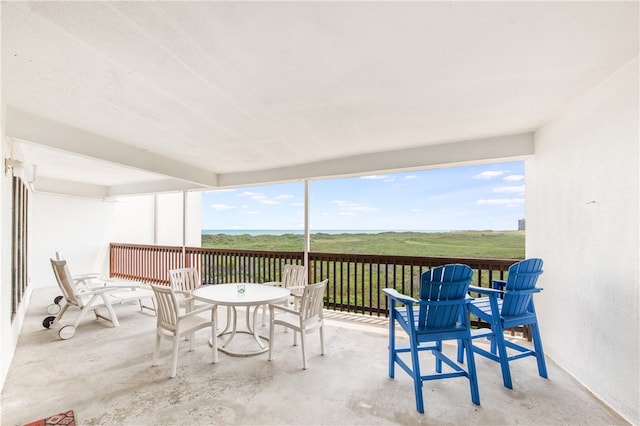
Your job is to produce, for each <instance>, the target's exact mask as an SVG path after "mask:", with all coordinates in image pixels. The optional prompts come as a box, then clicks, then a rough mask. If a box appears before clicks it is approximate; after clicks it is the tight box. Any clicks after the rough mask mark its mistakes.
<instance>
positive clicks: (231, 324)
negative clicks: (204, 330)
mask: <svg viewBox="0 0 640 426" xmlns="http://www.w3.org/2000/svg"><path fill="white" fill-rule="evenodd" d="M258 308H259V307H258V306H256V307H255V308H254V311H253V321H251V320H250V316H251V315H250V306H247V311H246V324H247V330H238V329H237V324H238V322H237V319H238V313H237V311H236V308H235V307H234V306H232V307H231V309H227V324H226V326H225V328H224V330H222V332H220V333H218V334H217V337H222V336H227V335H228V336H229V338H228V339H227V340H226V341H225V342H224V343H223V344H222V345H218V347H217V349H218V350H219V351H220V352H224V353H226V354H227V355H230V356H235V357H249V356H255V355H260V354H263V353H265V352H267V351H268V350H269V346H268V344H267V345H265V344H264V343H263V341H265V342H269V338H268V337H266V336H262V335H260V334H258V331H257V329H256V326H255V324H256V317H257V314H258ZM216 310H217V308H216ZM231 312H233V318H231ZM214 315H216V313H214ZM252 324H253V327H251V325H252ZM229 328H231V329H229ZM236 334H249V335H251V336H253V343H255V344H256V345H257V346H258V349H256V350H232V349H229V348H228V346H229V344H230V343H231V341H232V340H233V339H234V337H235V336H236ZM249 344H251V343H250V342H249ZM209 345H210V346H213V340H209Z"/></svg>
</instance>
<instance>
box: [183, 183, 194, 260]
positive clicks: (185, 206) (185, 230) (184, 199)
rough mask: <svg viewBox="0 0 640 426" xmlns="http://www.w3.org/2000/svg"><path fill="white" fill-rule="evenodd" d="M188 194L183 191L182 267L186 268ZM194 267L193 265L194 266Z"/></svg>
mask: <svg viewBox="0 0 640 426" xmlns="http://www.w3.org/2000/svg"><path fill="white" fill-rule="evenodd" d="M187 200H188V193H187V191H182V267H183V268H184V267H186V261H187V249H186V247H185V246H186V245H187V213H188V212H189V209H188V206H187ZM192 266H193V265H192Z"/></svg>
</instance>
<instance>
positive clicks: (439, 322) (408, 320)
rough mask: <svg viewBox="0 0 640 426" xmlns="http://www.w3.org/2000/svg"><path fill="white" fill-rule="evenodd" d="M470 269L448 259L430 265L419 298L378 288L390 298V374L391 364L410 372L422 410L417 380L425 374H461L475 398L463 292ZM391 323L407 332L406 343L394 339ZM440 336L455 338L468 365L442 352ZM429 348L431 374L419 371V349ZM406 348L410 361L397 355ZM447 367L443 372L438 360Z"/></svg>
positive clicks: (391, 371)
mask: <svg viewBox="0 0 640 426" xmlns="http://www.w3.org/2000/svg"><path fill="white" fill-rule="evenodd" d="M472 275H473V270H472V269H471V268H470V267H469V266H467V265H461V264H450V265H444V266H438V267H436V268H433V269H430V270H428V271H426V272H424V273H423V274H422V276H421V277H420V300H417V299H414V298H412V297H409V296H405V295H403V294H401V293H399V292H398V291H396V290H395V289H392V288H385V289H383V290H382V291H383V292H384V293H385V294H386V295H387V297H388V299H389V302H390V303H389V377H391V378H392V379H393V378H394V376H395V364H398V365H399V366H400V367H402V369H403V370H404V371H406V372H407V374H409V376H411V377H412V378H413V383H414V388H415V397H416V408H417V410H418V411H419V412H421V413H424V401H423V397H422V383H423V381H425V380H435V379H447V378H453V377H466V378H468V379H469V385H470V388H471V401H473V403H474V404H476V405H479V404H480V394H479V392H478V380H477V377H476V368H475V363H474V358H473V351H472V349H471V334H470V325H469V315H468V310H467V305H468V302H469V299H468V298H466V295H467V291H468V288H469V284H470V282H471V277H472ZM396 324H398V325H400V326H401V327H402V329H403V330H404V331H405V332H406V333H407V334H408V335H409V345H408V346H406V345H404V346H400V345H397V344H396ZM444 340H459V341H462V345H463V346H464V347H465V348H466V349H467V359H468V368H467V370H464V369H463V368H462V367H461V366H460V365H458V364H456V363H455V362H454V361H453V360H451V359H450V358H448V357H447V356H446V355H445V354H444V353H443V352H442V342H443V341H444ZM421 351H431V352H432V353H433V355H434V358H435V371H436V374H428V375H422V374H421V373H420V361H419V356H418V355H419V352H421ZM407 352H408V353H410V359H411V361H410V364H409V363H408V362H405V360H404V359H403V358H402V357H401V355H400V354H402V353H407ZM443 362H444V363H445V364H447V365H448V366H449V367H450V368H451V370H453V371H451V372H444V373H443V372H442V363H443Z"/></svg>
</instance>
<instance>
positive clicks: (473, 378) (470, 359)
mask: <svg viewBox="0 0 640 426" xmlns="http://www.w3.org/2000/svg"><path fill="white" fill-rule="evenodd" d="M458 344H459V345H460V344H462V345H464V347H465V349H466V351H467V373H468V374H469V387H470V389H471V402H473V403H474V404H476V405H480V391H479V390H478V375H477V373H476V360H475V357H474V355H473V346H472V341H471V338H469V339H467V340H464V341H463V340H458Z"/></svg>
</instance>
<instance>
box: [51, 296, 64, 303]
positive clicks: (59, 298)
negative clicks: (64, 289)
mask: <svg viewBox="0 0 640 426" xmlns="http://www.w3.org/2000/svg"><path fill="white" fill-rule="evenodd" d="M61 300H62V296H57V297H56V298H55V299H53V303H55V304H56V305H59V304H60V301H61Z"/></svg>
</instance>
